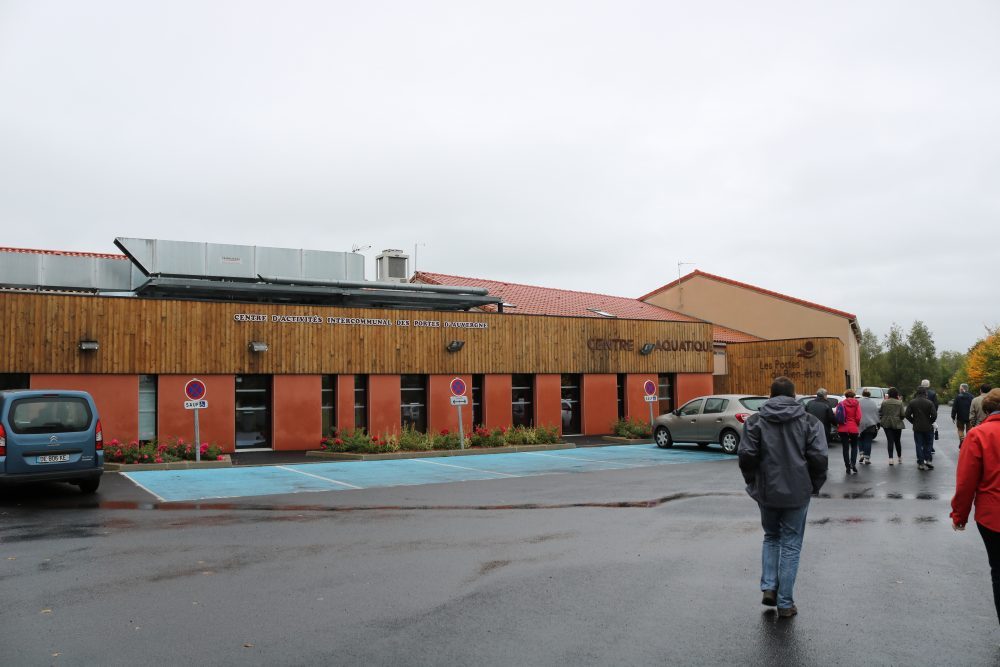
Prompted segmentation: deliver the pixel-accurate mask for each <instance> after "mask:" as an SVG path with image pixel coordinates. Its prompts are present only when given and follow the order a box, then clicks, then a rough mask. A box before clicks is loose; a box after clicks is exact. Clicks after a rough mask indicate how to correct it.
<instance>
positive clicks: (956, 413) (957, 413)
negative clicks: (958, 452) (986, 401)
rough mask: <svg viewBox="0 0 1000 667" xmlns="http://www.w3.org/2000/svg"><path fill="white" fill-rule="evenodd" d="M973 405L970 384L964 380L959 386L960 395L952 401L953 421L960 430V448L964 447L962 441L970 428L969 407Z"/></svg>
mask: <svg viewBox="0 0 1000 667" xmlns="http://www.w3.org/2000/svg"><path fill="white" fill-rule="evenodd" d="M971 407H972V394H970V393H969V385H967V384H965V383H964V382H963V383H962V384H960V385H959V386H958V396H956V397H955V400H954V401H952V402H951V421H952V423H953V424H955V428H956V429H957V430H958V448H959V449H961V448H962V441H963V440H965V434H966V433H968V430H969V409H970V408H971Z"/></svg>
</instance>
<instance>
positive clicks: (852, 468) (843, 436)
mask: <svg viewBox="0 0 1000 667" xmlns="http://www.w3.org/2000/svg"><path fill="white" fill-rule="evenodd" d="M856 395H857V394H855V393H854V392H853V391H851V390H850V389H848V390H847V391H845V392H844V397H845V398H844V400H842V401H841V402H840V405H838V406H837V409H836V410H834V414H835V415H836V416H837V421H838V423H837V433H838V434H839V435H840V451H842V452H843V453H844V465H845V466H846V467H847V474H848V475H850V474H855V475H857V474H858V466H857V462H858V431H859V430H860V429H859V428H858V425H859V424H860V423H861V404H860V403H858V399H857V398H855V396H856ZM841 406H843V407H841ZM841 409H843V412H844V422H843V423H840V411H841ZM848 444H849V445H850V447H848ZM848 449H849V450H850V451H848Z"/></svg>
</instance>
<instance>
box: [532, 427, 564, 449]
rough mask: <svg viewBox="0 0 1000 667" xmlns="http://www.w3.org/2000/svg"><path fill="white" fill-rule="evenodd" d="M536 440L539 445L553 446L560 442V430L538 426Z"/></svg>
mask: <svg viewBox="0 0 1000 667" xmlns="http://www.w3.org/2000/svg"><path fill="white" fill-rule="evenodd" d="M535 440H536V441H537V442H538V444H539V445H551V444H554V443H557V442H559V429H558V428H556V427H555V426H536V427H535Z"/></svg>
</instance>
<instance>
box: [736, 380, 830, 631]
mask: <svg viewBox="0 0 1000 667" xmlns="http://www.w3.org/2000/svg"><path fill="white" fill-rule="evenodd" d="M738 454H739V464H740V471H741V472H742V473H743V479H744V481H745V482H746V483H747V487H746V490H747V493H748V494H749V495H750V497H751V498H753V499H754V500H756V501H757V504H758V506H759V507H760V523H761V526H762V527H763V528H764V543H763V547H762V549H761V575H760V589H761V591H762V593H763V595H762V598H761V603H762V604H765V605H768V606H771V607H774V606H776V607H777V608H778V617H779V618H787V617H790V616H794V615H795V614H797V613H798V611H799V610H798V608H797V607H796V606H795V599H794V597H793V595H792V591H793V589H794V587H795V577H796V575H797V574H798V569H799V555H800V554H801V552H802V537H803V533H804V531H805V527H806V514H807V513H808V511H809V498H810V496H812V495H813V494H816V493H819V490H820V488H822V486H823V483H824V482H825V481H826V469H827V447H826V434H825V433H823V425H822V424H821V423H820V421H819V420H818V419H816V418H815V417H813V416H812V415H810V414H808V413H806V410H805V408H804V407H802V405H800V404H799V403H798V402H797V401H796V400H795V385H794V384H793V383H792V381H791V380H789V379H788V378H786V377H778V378H775V380H774V382H772V383H771V398H770V399H769V400H768V401H767V402H766V403H764V405H762V406H761V408H760V410H758V411H757V412H755V413H754V414H752V415H750V417H748V418H747V421H746V423H745V424H744V425H743V438H742V439H741V440H740V446H739V449H738Z"/></svg>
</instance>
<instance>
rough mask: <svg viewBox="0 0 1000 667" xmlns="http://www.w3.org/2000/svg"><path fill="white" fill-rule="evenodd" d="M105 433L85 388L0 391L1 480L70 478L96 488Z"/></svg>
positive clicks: (85, 488) (83, 488)
mask: <svg viewBox="0 0 1000 667" xmlns="http://www.w3.org/2000/svg"><path fill="white" fill-rule="evenodd" d="M103 473H104V434H103V432H102V431H101V420H100V417H99V416H98V414H97V406H96V405H94V399H93V398H91V397H90V394H88V393H87V392H85V391H54V390H30V391H0V485H7V484H20V483H26V482H53V481H54V482H69V483H70V484H76V485H77V486H79V487H80V490H81V491H82V492H83V493H94V492H95V491H97V487H98V486H100V484H101V475H102V474H103Z"/></svg>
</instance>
